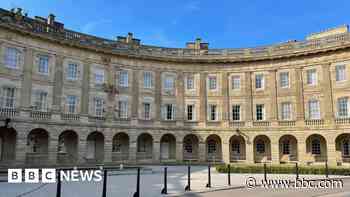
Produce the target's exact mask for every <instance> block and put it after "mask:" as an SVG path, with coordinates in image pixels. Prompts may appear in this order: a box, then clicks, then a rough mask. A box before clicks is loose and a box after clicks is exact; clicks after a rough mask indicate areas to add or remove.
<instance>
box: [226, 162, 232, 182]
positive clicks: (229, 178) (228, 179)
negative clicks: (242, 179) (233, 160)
mask: <svg viewBox="0 0 350 197" xmlns="http://www.w3.org/2000/svg"><path fill="white" fill-rule="evenodd" d="M227 168H228V171H227V181H228V185H231V165H230V164H228V165H227Z"/></svg>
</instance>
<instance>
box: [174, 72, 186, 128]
mask: <svg viewBox="0 0 350 197" xmlns="http://www.w3.org/2000/svg"><path fill="white" fill-rule="evenodd" d="M175 92H176V108H177V111H176V125H178V126H183V124H184V113H185V112H184V111H185V110H184V105H185V98H184V95H185V86H184V73H183V72H182V71H179V72H177V79H176V91H175Z"/></svg>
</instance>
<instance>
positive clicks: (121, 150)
mask: <svg viewBox="0 0 350 197" xmlns="http://www.w3.org/2000/svg"><path fill="white" fill-rule="evenodd" d="M128 159H129V136H128V134H126V133H123V132H121V133H117V134H115V135H114V137H113V144H112V160H113V161H126V160H128Z"/></svg>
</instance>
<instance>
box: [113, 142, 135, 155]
mask: <svg viewBox="0 0 350 197" xmlns="http://www.w3.org/2000/svg"><path fill="white" fill-rule="evenodd" d="M121 147H122V143H121V140H120V139H114V141H113V146H112V152H117V153H119V152H121ZM139 152H140V151H139Z"/></svg>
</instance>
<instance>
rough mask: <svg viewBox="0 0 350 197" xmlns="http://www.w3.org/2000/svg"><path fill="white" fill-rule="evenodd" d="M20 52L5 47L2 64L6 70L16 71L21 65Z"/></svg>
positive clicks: (13, 48)
mask: <svg viewBox="0 0 350 197" xmlns="http://www.w3.org/2000/svg"><path fill="white" fill-rule="evenodd" d="M21 56H22V52H21V51H20V50H19V49H17V48H15V47H6V49H5V54H4V64H5V66H6V67H7V68H10V69H18V68H19V66H20V63H21Z"/></svg>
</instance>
